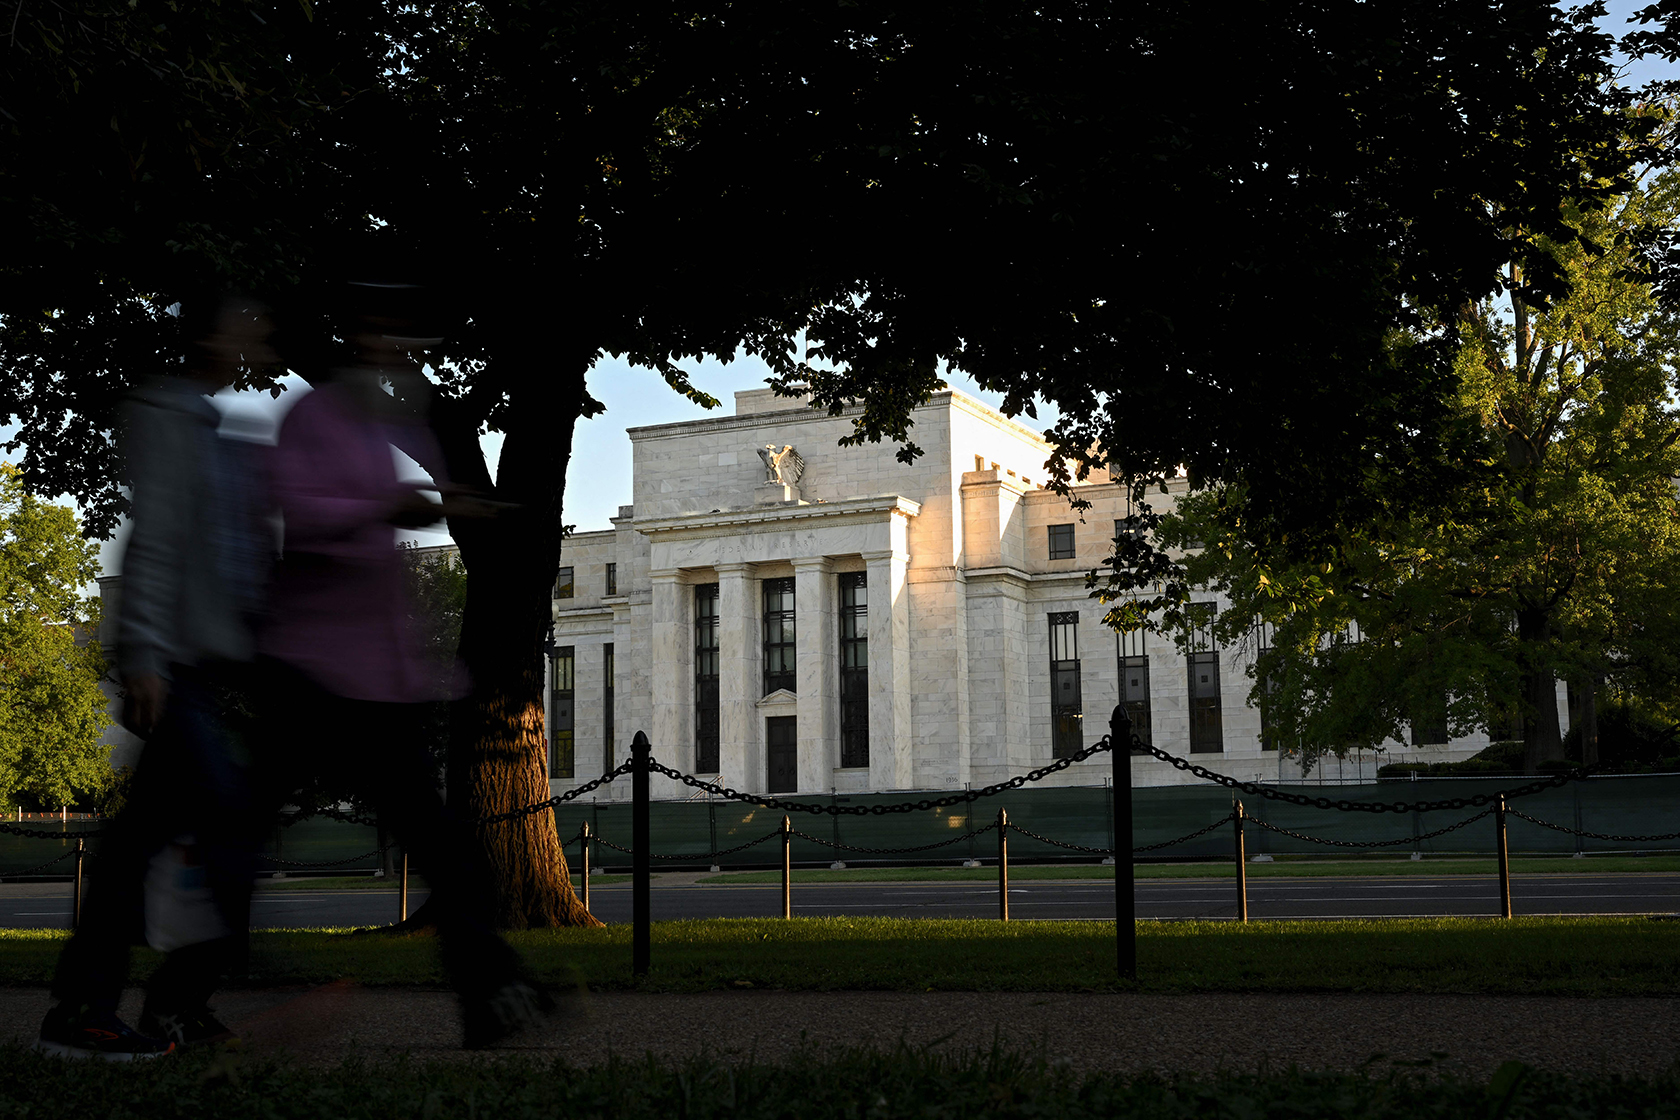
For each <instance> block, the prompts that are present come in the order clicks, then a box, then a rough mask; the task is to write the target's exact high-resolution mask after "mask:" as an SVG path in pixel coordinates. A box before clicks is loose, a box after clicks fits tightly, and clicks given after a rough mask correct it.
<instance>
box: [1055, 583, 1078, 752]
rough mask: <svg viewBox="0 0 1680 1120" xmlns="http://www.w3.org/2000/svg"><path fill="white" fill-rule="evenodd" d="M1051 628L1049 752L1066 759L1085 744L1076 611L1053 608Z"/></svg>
mask: <svg viewBox="0 0 1680 1120" xmlns="http://www.w3.org/2000/svg"><path fill="white" fill-rule="evenodd" d="M1048 619H1049V627H1050V635H1049V637H1050V641H1049V646H1050V754H1051V757H1053V758H1067V757H1069V756H1070V755H1075V754H1078V753H1079V752H1080V751H1081V750H1083V749H1084V747H1085V700H1084V696H1083V695H1082V692H1083V686H1082V684H1081V681H1080V675H1079V612H1078V611H1056V612H1053V613H1051V614H1050V615H1049V616H1048Z"/></svg>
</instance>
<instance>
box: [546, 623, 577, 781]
mask: <svg viewBox="0 0 1680 1120" xmlns="http://www.w3.org/2000/svg"><path fill="white" fill-rule="evenodd" d="M576 667H577V658H576V656H575V651H574V650H573V648H572V647H571V646H555V647H554V653H553V656H552V659H551V662H550V668H551V669H552V672H551V674H550V690H551V693H552V699H551V700H550V703H549V711H550V712H551V713H552V715H551V717H550V720H549V740H548V775H549V777H551V778H570V777H571V776H572V772H573V769H574V763H575V758H576V753H577V752H576V750H575V749H574V748H575V746H576V744H575V743H573V741H572V731H573V728H574V727H576V720H575V718H574V716H573V711H572V696H573V692H572V688H573V681H574V678H575V676H576Z"/></svg>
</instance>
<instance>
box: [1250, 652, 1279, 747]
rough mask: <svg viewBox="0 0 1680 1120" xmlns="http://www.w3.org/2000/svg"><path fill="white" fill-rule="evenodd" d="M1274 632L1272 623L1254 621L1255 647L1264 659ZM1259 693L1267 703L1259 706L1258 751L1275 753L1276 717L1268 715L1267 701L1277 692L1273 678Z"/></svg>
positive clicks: (1267, 679) (1276, 741)
mask: <svg viewBox="0 0 1680 1120" xmlns="http://www.w3.org/2000/svg"><path fill="white" fill-rule="evenodd" d="M1275 630H1276V627H1275V626H1274V625H1273V624H1272V623H1270V622H1266V621H1264V620H1263V619H1256V620H1255V622H1254V640H1255V646H1256V648H1257V649H1258V650H1259V652H1260V656H1262V657H1264V656H1265V655H1266V654H1268V653H1270V652H1271V649H1272V635H1273V633H1274V631H1275ZM1261 692H1262V693H1263V694H1264V695H1265V697H1266V698H1267V701H1268V702H1267V703H1262V704H1261V705H1260V749H1261V750H1263V751H1275V750H1277V749H1278V735H1277V727H1276V722H1277V720H1276V717H1274V716H1272V715H1270V714H1269V709H1270V706H1271V705H1270V703H1269V701H1270V699H1271V697H1272V695H1273V694H1274V693H1276V692H1277V679H1276V678H1274V677H1267V678H1266V680H1265V682H1264V683H1263V684H1262V685H1261Z"/></svg>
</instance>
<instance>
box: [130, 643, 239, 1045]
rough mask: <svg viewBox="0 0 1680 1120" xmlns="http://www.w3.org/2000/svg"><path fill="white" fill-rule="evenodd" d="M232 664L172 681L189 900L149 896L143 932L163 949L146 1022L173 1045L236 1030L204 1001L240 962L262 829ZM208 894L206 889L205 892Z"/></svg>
mask: <svg viewBox="0 0 1680 1120" xmlns="http://www.w3.org/2000/svg"><path fill="white" fill-rule="evenodd" d="M240 684H241V681H240V679H239V676H238V670H237V668H236V667H233V666H218V667H214V668H213V669H212V670H211V671H208V672H201V673H193V674H190V675H186V676H185V677H184V678H183V679H182V680H180V681H178V682H177V685H176V693H177V696H178V700H179V710H180V711H181V722H180V727H181V736H180V738H181V747H182V753H183V755H184V766H183V770H184V773H183V774H182V785H183V787H184V793H185V796H186V798H187V799H188V801H189V803H190V804H191V806H192V810H191V812H190V813H189V814H184V815H183V820H182V828H183V830H184V832H183V833H182V834H177V836H178V837H179V836H180V835H190V836H191V839H192V841H193V847H192V849H191V851H192V854H193V856H194V862H193V863H192V864H191V865H189V866H183V867H179V868H172V869H171V872H172V873H173V874H176V875H187V876H191V877H192V878H193V879H194V880H195V882H194V884H193V887H194V888H195V889H191V890H189V891H187V892H186V895H187V897H186V899H185V905H184V906H181V902H182V901H183V900H182V899H181V897H180V896H179V895H178V894H176V892H174V891H168V890H165V891H163V892H161V897H150V898H148V904H149V905H152V906H156V907H158V908H160V909H165V910H167V909H168V908H169V907H170V906H171V905H172V904H173V905H176V906H177V907H179V912H177V913H175V914H174V915H173V919H174V920H173V921H172V922H171V921H168V920H167V918H168V917H170V915H167V914H158V915H155V916H154V917H155V919H157V920H153V921H149V922H148V923H147V924H148V934H149V937H150V939H151V940H152V941H153V947H154V948H158V949H162V950H164V951H165V952H166V953H167V956H166V957H165V958H164V963H163V965H162V966H161V967H160V968H159V969H158V971H157V972H156V973H155V974H154V975H153V977H152V980H151V982H150V984H148V986H147V993H146V1005H145V1009H144V1010H143V1011H142V1013H141V1017H140V1022H139V1027H140V1029H141V1031H142V1032H144V1033H147V1034H151V1035H154V1036H156V1037H158V1038H164V1039H167V1040H169V1041H172V1042H174V1043H176V1044H177V1045H189V1044H193V1043H201V1042H211V1041H217V1040H221V1039H226V1038H230V1037H232V1032H230V1031H229V1030H228V1029H227V1028H226V1027H225V1026H223V1025H222V1024H221V1023H220V1022H218V1021H217V1020H216V1018H215V1016H214V1015H213V1013H212V1010H211V1008H210V1005H209V1001H210V997H211V995H212V994H213V993H214V992H215V991H216V989H218V988H219V987H221V986H222V985H223V984H224V983H226V981H227V979H228V978H229V977H230V976H232V975H234V974H236V973H239V972H242V971H243V970H244V968H245V960H246V955H247V949H248V941H249V927H250V904H251V886H252V880H253V879H254V877H255V875H256V853H257V850H258V847H259V845H260V843H261V839H262V832H261V830H258V829H254V828H253V826H252V819H253V809H254V807H255V795H254V790H253V776H252V764H251V761H252V760H251V758H250V752H249V750H248V748H247V745H246V743H245V742H244V741H243V736H242V735H241V734H240V732H239V729H238V728H236V726H235V725H234V722H233V719H232V717H231V715H230V709H231V708H232V706H233V705H234V704H235V703H236V702H237V701H238V700H239V699H240V697H239V695H238V688H239V686H240ZM205 895H207V896H208V897H207V898H206V897H204V896H205Z"/></svg>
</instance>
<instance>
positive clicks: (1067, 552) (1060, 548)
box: [1050, 525, 1073, 560]
mask: <svg viewBox="0 0 1680 1120" xmlns="http://www.w3.org/2000/svg"><path fill="white" fill-rule="evenodd" d="M1050 559H1052V560H1072V559H1073V526H1072V525H1052V526H1050Z"/></svg>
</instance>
